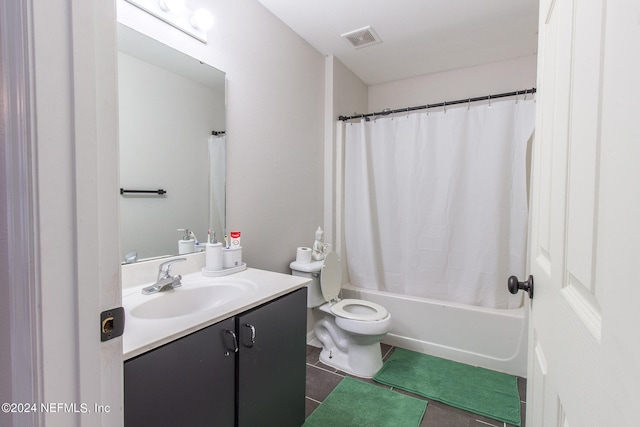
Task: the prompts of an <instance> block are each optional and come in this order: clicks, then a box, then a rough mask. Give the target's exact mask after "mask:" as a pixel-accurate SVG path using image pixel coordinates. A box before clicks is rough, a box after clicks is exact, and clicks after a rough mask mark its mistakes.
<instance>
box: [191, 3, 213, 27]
mask: <svg viewBox="0 0 640 427" xmlns="http://www.w3.org/2000/svg"><path fill="white" fill-rule="evenodd" d="M191 25H193V27H194V28H198V29H200V30H205V31H206V30H209V29H211V27H213V16H212V15H211V12H209V11H208V10H207V9H202V8H201V9H196V11H195V12H193V16H192V17H191Z"/></svg>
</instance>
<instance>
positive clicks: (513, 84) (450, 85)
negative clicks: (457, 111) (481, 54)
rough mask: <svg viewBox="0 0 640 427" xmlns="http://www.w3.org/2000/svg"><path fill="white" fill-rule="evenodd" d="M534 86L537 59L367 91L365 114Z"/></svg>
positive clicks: (420, 79)
mask: <svg viewBox="0 0 640 427" xmlns="http://www.w3.org/2000/svg"><path fill="white" fill-rule="evenodd" d="M535 86H536V56H535V55H532V56H527V57H522V58H516V59H513V60H510V61H502V62H494V63H490V64H485V65H480V66H477V67H471V68H462V69H459V70H453V71H447V72H443V73H437V74H429V75H426V76H420V77H414V78H411V79H405V80H398V81H395V82H390V83H383V84H379V85H374V86H370V87H369V106H368V111H367V112H374V111H382V110H384V109H385V108H390V109H392V110H393V109H396V108H403V107H411V106H417V105H424V104H435V103H439V102H445V101H454V100H458V99H466V98H473V97H479V96H485V95H491V94H497V93H503V92H512V91H516V90H522V89H530V88H532V87H535Z"/></svg>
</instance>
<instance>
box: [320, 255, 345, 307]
mask: <svg viewBox="0 0 640 427" xmlns="http://www.w3.org/2000/svg"><path fill="white" fill-rule="evenodd" d="M341 287H342V266H341V265H340V258H339V257H338V254H336V253H335V252H329V253H328V254H327V256H326V257H325V258H324V266H323V267H322V270H321V271H320V289H322V296H323V297H324V299H325V301H333V300H335V299H336V298H338V295H339V294H340V288H341Z"/></svg>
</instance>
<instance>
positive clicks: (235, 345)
mask: <svg viewBox="0 0 640 427" xmlns="http://www.w3.org/2000/svg"><path fill="white" fill-rule="evenodd" d="M224 333H225V334H228V335H231V338H232V339H233V348H229V347H226V342H225V347H226V348H225V350H226V351H225V353H224V355H225V356H229V355H231V352H234V353H237V352H238V338H237V337H236V334H235V332H233V331H230V330H229V329H225V330H224ZM223 340H224V339H223Z"/></svg>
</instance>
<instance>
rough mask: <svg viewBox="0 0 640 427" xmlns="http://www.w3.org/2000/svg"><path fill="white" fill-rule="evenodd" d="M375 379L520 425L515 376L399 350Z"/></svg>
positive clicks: (518, 397) (518, 398)
mask: <svg viewBox="0 0 640 427" xmlns="http://www.w3.org/2000/svg"><path fill="white" fill-rule="evenodd" d="M373 379H374V380H375V381H377V382H379V383H382V384H386V385H390V386H393V387H397V388H399V389H402V390H406V391H410V392H412V393H415V394H418V395H420V396H424V397H426V398H429V399H433V400H437V401H440V402H442V403H446V404H447V405H451V406H455V407H456V408H460V409H464V410H466V411H469V412H473V413H476V414H480V415H484V416H486V417H489V418H493V419H496V420H499V421H503V422H506V423H509V424H513V425H516V426H519V425H520V395H519V394H518V379H517V378H516V377H515V376H513V375H508V374H503V373H501V372H496V371H491V370H489V369H484V368H478V367H475V366H469V365H465V364H462V363H457V362H452V361H450V360H445V359H441V358H439V357H434V356H429V355H426V354H421V353H416V352H413V351H409V350H404V349H401V348H396V349H395V351H394V352H393V354H391V357H389V360H387V361H386V362H385V364H384V365H383V366H382V369H380V371H378V373H377V374H376V375H375V377H374V378H373Z"/></svg>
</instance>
